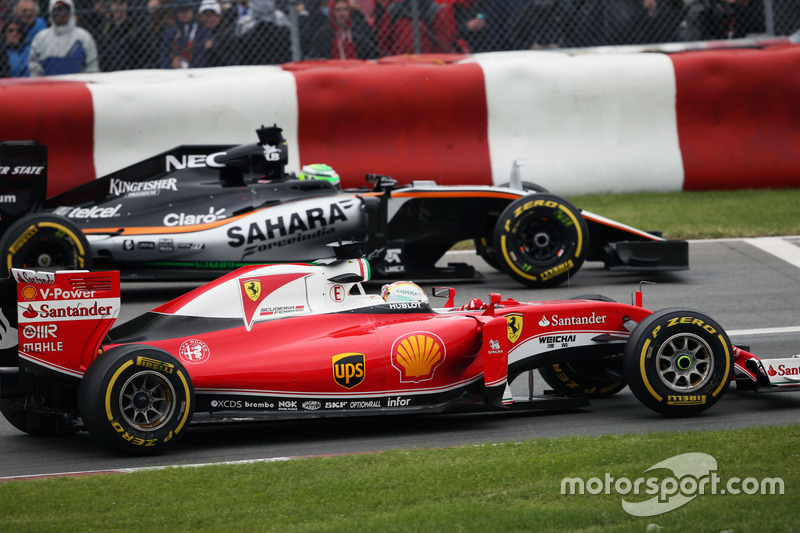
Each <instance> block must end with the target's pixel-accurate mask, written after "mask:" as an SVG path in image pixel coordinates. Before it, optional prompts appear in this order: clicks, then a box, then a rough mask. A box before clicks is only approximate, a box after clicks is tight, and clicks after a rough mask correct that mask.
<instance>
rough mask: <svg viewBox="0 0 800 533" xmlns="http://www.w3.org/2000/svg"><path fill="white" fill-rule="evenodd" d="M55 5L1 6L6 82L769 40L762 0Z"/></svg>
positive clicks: (104, 0)
mask: <svg viewBox="0 0 800 533" xmlns="http://www.w3.org/2000/svg"><path fill="white" fill-rule="evenodd" d="M44 2H45V3H46V4H42V3H40V0H0V20H2V27H3V36H4V52H3V53H2V54H0V76H2V77H26V76H41V75H53V74H64V73H77V72H97V71H104V72H110V71H117V70H130V69H141V68H163V69H170V68H198V67H212V66H225V65H269V64H281V63H286V62H289V61H292V60H295V59H374V58H379V57H384V56H389V55H396V54H406V53H477V52H487V51H495V50H528V49H551V48H572V47H585V46H598V45H614V44H643V43H666V42H675V41H696V40H712V39H730V38H739V37H745V36H748V35H753V34H763V33H764V31H765V25H764V6H763V3H762V2H763V0H49V2H47V0H44ZM74 2H77V4H76V3H74ZM81 2H83V3H84V4H81Z"/></svg>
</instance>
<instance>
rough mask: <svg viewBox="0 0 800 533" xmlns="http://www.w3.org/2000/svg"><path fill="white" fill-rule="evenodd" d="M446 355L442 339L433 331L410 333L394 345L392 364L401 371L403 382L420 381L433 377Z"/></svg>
mask: <svg viewBox="0 0 800 533" xmlns="http://www.w3.org/2000/svg"><path fill="white" fill-rule="evenodd" d="M445 356H446V353H445V348H444V343H443V342H442V339H440V338H439V337H438V336H436V335H434V334H433V333H427V332H414V333H409V334H407V335H403V336H402V337H399V338H398V339H397V340H395V341H394V344H393V345H392V366H393V367H395V368H396V369H397V370H398V371H399V372H400V381H401V382H414V383H419V382H420V381H428V380H431V379H433V373H434V372H435V371H436V369H437V368H438V367H439V365H441V364H442V363H443V362H444V359H445Z"/></svg>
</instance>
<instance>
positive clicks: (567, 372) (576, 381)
mask: <svg viewBox="0 0 800 533" xmlns="http://www.w3.org/2000/svg"><path fill="white" fill-rule="evenodd" d="M601 370H602V369H598V372H599V371H601ZM539 374H540V375H541V376H542V379H543V380H544V381H545V383H547V384H548V385H550V386H551V387H553V390H554V391H556V392H560V393H562V394H581V395H584V396H587V397H589V398H608V397H609V396H613V395H615V394H616V393H618V392H619V391H621V390H622V389H624V388H625V387H626V384H625V383H622V382H621V381H614V380H612V379H603V378H598V377H589V376H587V375H586V374H587V372H586V371H584V372H583V373H581V372H578V371H577V370H576V368H575V366H573V364H572V363H556V364H554V365H549V366H545V367H542V368H540V369H539Z"/></svg>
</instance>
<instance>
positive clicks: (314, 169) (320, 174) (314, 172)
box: [297, 163, 341, 189]
mask: <svg viewBox="0 0 800 533" xmlns="http://www.w3.org/2000/svg"><path fill="white" fill-rule="evenodd" d="M297 178H298V179H301V180H322V181H327V182H328V183H330V184H331V185H333V186H334V187H336V188H337V189H338V188H339V183H340V181H341V180H340V179H339V174H337V173H336V171H335V170H333V169H332V168H331V167H330V166H329V165H326V164H324V163H314V164H313V165H305V166H304V167H303V169H302V170H301V172H300V175H299V176H297Z"/></svg>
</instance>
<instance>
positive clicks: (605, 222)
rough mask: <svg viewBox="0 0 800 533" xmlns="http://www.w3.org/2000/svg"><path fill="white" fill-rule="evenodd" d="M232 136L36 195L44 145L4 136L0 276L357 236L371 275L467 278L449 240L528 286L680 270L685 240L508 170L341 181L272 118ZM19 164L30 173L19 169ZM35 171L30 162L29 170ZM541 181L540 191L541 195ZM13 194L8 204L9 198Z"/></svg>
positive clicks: (309, 254) (231, 256) (271, 255)
mask: <svg viewBox="0 0 800 533" xmlns="http://www.w3.org/2000/svg"><path fill="white" fill-rule="evenodd" d="M257 133H258V138H259V142H258V143H253V144H247V145H241V146H182V147H178V148H175V149H173V150H170V151H168V152H165V153H162V154H159V155H157V156H154V157H152V158H150V159H147V160H144V161H141V162H139V163H137V164H134V165H132V166H130V167H128V168H125V169H122V170H119V171H117V172H114V173H112V174H110V175H108V176H105V177H103V178H100V179H97V180H95V181H93V182H90V183H88V184H85V185H82V186H79V187H77V188H75V189H72V190H70V191H67V192H65V193H63V194H61V195H58V196H55V197H53V198H50V199H48V200H45V190H46V176H47V155H46V147H45V146H39V145H37V144H36V143H33V142H6V143H0V168H6V169H7V170H8V172H3V173H0V198H2V199H4V200H3V201H2V202H0V231H2V238H1V239H0V254H2V255H0V265H2V267H0V270H2V272H0V275H8V272H9V271H10V270H11V268H29V269H48V270H49V269H52V267H54V266H60V267H67V268H78V269H83V268H86V269H88V268H100V269H114V270H120V271H121V274H122V276H123V278H124V279H129V280H134V279H170V278H171V279H176V278H179V279H213V278H214V277H216V276H218V275H221V274H223V273H227V272H230V271H231V270H233V269H235V268H238V267H241V266H246V265H251V264H264V263H276V262H291V261H313V260H315V259H317V258H319V257H324V256H326V255H327V254H328V250H327V249H326V245H327V244H328V243H330V242H335V241H337V240H340V239H341V240H359V241H362V242H364V252H365V253H366V254H367V257H368V259H369V260H370V262H371V263H372V265H373V273H374V277H375V278H376V279H396V278H398V277H402V278H407V279H415V280H418V281H420V280H443V279H457V278H467V279H474V278H475V277H479V276H480V274H479V273H476V272H475V269H474V268H473V267H471V266H468V265H466V264H463V263H462V264H451V265H449V266H447V267H439V268H437V267H436V264H437V261H439V259H441V257H442V256H443V255H444V253H445V252H446V251H448V250H449V249H450V248H451V247H452V246H453V245H454V244H455V243H457V242H459V241H463V240H473V241H474V242H475V246H476V251H477V253H478V254H479V255H480V256H481V257H483V258H484V259H485V260H486V261H487V262H488V263H489V264H490V265H491V266H493V267H495V268H499V269H502V270H503V271H505V272H507V273H508V275H509V276H511V277H512V278H514V279H515V280H517V281H519V282H521V283H523V284H526V285H528V286H530V287H547V286H553V285H557V284H559V283H562V282H564V281H566V280H567V279H568V278H569V277H570V276H574V275H575V274H576V273H577V272H578V270H579V269H580V267H581V265H582V264H583V262H584V261H602V262H603V263H604V264H605V267H606V268H608V269H611V270H623V269H628V270H630V269H634V270H683V269H687V268H688V267H689V260H688V244H687V243H686V242H685V241H665V240H664V239H662V238H661V237H660V236H659V235H658V234H657V233H649V232H645V231H641V230H638V229H635V228H632V227H630V226H626V225H624V224H620V223H617V222H614V221H612V220H609V219H607V218H604V217H601V216H598V215H595V214H592V213H589V212H587V211H581V210H579V209H577V208H576V207H574V206H573V205H572V204H570V203H569V202H568V201H566V200H565V199H563V198H561V197H559V196H557V195H554V194H549V193H547V192H542V189H541V188H540V187H536V186H535V185H530V186H529V187H527V188H528V189H530V188H531V187H532V188H533V189H536V191H534V192H531V191H530V190H525V189H526V186H525V185H524V184H522V183H521V182H520V180H519V178H518V176H517V177H513V179H512V183H511V187H488V186H463V187H458V186H439V185H437V184H436V183H434V182H432V181H425V182H415V183H413V184H412V185H410V186H403V187H399V186H397V183H396V182H395V181H394V180H392V179H391V178H389V177H385V176H372V178H371V181H372V182H373V186H372V187H371V188H369V189H368V188H363V189H355V190H345V191H342V190H340V189H339V188H338V187H336V186H335V185H333V184H331V183H329V182H326V181H323V180H309V179H298V178H297V177H295V176H293V175H289V174H287V173H286V172H285V166H286V163H287V161H288V152H287V150H288V149H287V146H286V142H285V140H284V138H283V135H282V132H281V129H280V128H278V127H268V128H261V129H259V130H257ZM19 169H26V172H24V173H23V172H17V170H19ZM31 169H35V170H36V171H35V172H29V171H30V170H31ZM537 191H538V192H537ZM11 199H13V201H12V200H11Z"/></svg>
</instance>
